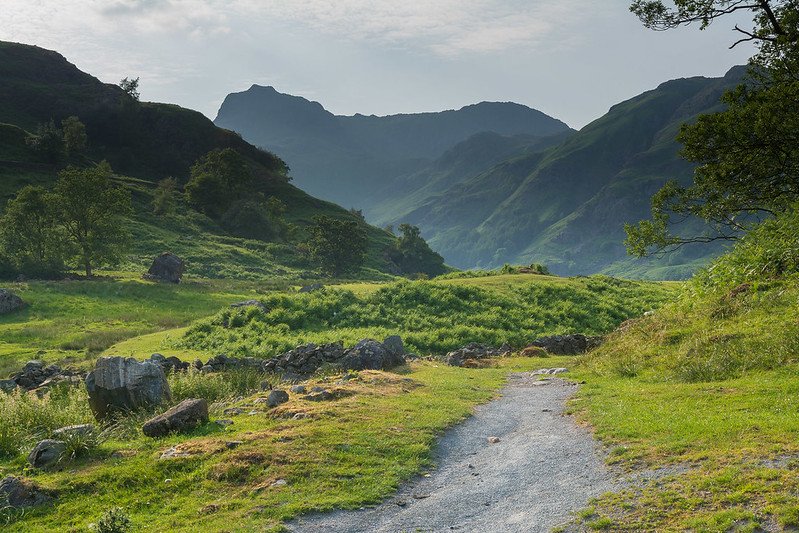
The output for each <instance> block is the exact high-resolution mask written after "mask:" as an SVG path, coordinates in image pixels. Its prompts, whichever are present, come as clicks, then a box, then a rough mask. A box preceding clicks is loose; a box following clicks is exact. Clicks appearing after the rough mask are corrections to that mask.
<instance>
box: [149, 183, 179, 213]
mask: <svg viewBox="0 0 799 533" xmlns="http://www.w3.org/2000/svg"><path fill="white" fill-rule="evenodd" d="M177 190H178V180H176V179H175V178H172V177H169V178H164V179H162V180H161V181H159V182H158V185H157V186H156V188H155V194H153V213H155V214H156V215H163V214H166V213H168V212H170V211H171V210H172V206H173V204H174V202H175V194H177Z"/></svg>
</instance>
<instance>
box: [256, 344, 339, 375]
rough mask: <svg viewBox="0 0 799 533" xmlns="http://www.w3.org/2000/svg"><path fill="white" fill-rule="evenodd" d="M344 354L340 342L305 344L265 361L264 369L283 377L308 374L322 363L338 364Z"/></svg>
mask: <svg viewBox="0 0 799 533" xmlns="http://www.w3.org/2000/svg"><path fill="white" fill-rule="evenodd" d="M343 356H344V346H342V344H341V343H340V342H338V343H332V344H321V345H317V344H313V343H310V344H305V345H302V346H297V347H296V348H294V349H293V350H289V351H288V352H286V353H283V354H281V355H278V356H277V357H274V358H272V359H270V360H268V361H266V362H265V364H264V368H265V370H269V371H272V372H275V373H277V374H281V375H282V376H283V377H284V379H286V378H288V377H291V378H302V377H306V376H310V375H311V374H313V373H314V372H316V370H317V369H318V368H319V367H320V366H322V365H324V364H338V363H339V362H340V361H341V358H342V357H343Z"/></svg>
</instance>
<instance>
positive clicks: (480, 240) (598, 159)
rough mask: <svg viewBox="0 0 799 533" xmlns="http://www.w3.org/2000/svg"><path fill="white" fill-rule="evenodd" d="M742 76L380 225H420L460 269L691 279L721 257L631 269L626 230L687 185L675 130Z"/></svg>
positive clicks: (654, 104)
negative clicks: (666, 187) (669, 190)
mask: <svg viewBox="0 0 799 533" xmlns="http://www.w3.org/2000/svg"><path fill="white" fill-rule="evenodd" d="M742 74H743V73H742V69H733V70H732V71H730V73H729V74H728V75H727V76H726V77H724V78H720V79H707V78H689V79H681V80H674V81H670V82H667V83H664V84H662V85H661V86H660V87H658V88H657V89H655V90H652V91H649V92H647V93H644V94H642V95H641V96H638V97H636V98H633V99H631V100H629V101H626V102H623V103H621V104H618V105H616V106H614V107H613V108H611V110H610V111H609V112H608V113H607V114H606V115H605V116H603V117H602V118H600V119H598V120H596V121H594V122H593V123H591V124H589V125H587V126H586V127H585V128H583V129H582V130H581V131H579V132H578V133H576V134H574V135H571V136H569V137H568V138H567V139H566V140H565V141H563V142H562V144H560V145H558V146H556V147H554V148H552V149H550V150H549V151H546V152H544V153H532V154H525V153H523V152H522V153H518V154H515V155H514V156H513V157H511V158H509V159H508V160H507V161H504V162H502V163H500V164H498V165H496V166H494V167H493V168H491V169H488V170H486V171H485V172H482V173H480V174H477V175H475V176H473V177H471V178H468V179H465V180H463V181H461V182H460V183H456V184H454V185H453V186H451V187H450V188H448V189H445V190H443V191H441V192H436V193H435V194H432V195H431V196H429V197H428V198H426V199H423V200H420V201H418V203H417V205H416V206H415V207H414V208H413V209H411V210H408V211H406V212H404V213H393V214H392V216H390V217H386V218H381V219H380V222H381V223H391V222H396V221H399V220H408V221H410V222H412V223H414V224H418V225H419V226H420V227H421V228H422V229H423V231H424V234H425V236H426V237H427V238H428V239H429V240H430V242H431V245H432V246H433V247H434V248H436V249H437V250H438V251H439V252H440V253H442V254H443V255H444V256H445V257H447V259H448V261H450V262H451V263H452V264H454V265H457V266H461V267H465V266H473V265H480V266H485V267H495V266H499V265H501V264H502V263H505V262H515V263H530V262H539V263H545V264H547V265H549V266H550V268H552V270H553V271H554V272H556V273H559V274H587V273H592V272H606V273H612V274H625V275H636V276H641V277H653V278H661V279H663V278H684V277H687V276H689V275H690V273H691V272H693V271H694V270H695V268H696V267H697V265H699V264H702V262H703V261H706V260H707V258H708V257H709V256H712V255H713V254H714V253H718V251H719V249H718V248H712V247H702V246H700V247H696V248H686V249H684V250H681V252H680V253H679V254H676V255H672V256H669V257H667V258H666V259H663V260H659V261H651V260H650V261H648V262H636V261H632V260H630V259H629V258H627V257H626V253H625V250H624V246H623V244H622V243H623V240H624V232H623V225H624V223H625V222H631V221H637V220H640V219H642V218H646V217H647V215H648V210H649V199H650V198H651V196H652V194H654V192H656V191H657V190H658V189H659V188H660V187H661V186H662V185H663V183H664V182H665V181H667V180H669V179H677V180H679V181H681V182H686V181H688V180H690V179H691V176H692V170H693V169H692V167H691V166H690V165H689V164H688V163H687V162H685V161H683V160H682V159H680V158H679V156H678V151H679V145H678V144H677V142H676V141H675V140H674V139H675V137H676V135H677V132H678V130H679V127H680V125H681V124H683V123H685V122H688V121H691V120H692V119H693V118H694V117H696V116H697V115H698V114H700V113H706V112H712V111H713V110H714V109H717V108H718V106H719V98H720V96H721V94H722V93H723V92H724V90H726V89H728V88H730V87H732V86H734V85H735V84H737V83H738V82H739V81H740V79H741V76H742ZM414 194H415V193H414ZM399 202H400V205H402V204H401V200H400V201H399ZM389 212H391V211H390V210H389Z"/></svg>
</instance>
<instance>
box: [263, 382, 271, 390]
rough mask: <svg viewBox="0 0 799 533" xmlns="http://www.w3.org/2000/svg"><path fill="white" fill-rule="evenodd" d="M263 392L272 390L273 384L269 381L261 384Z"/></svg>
mask: <svg viewBox="0 0 799 533" xmlns="http://www.w3.org/2000/svg"><path fill="white" fill-rule="evenodd" d="M261 390H272V384H271V383H269V382H268V381H262V382H261Z"/></svg>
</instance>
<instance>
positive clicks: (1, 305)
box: [0, 289, 25, 315]
mask: <svg viewBox="0 0 799 533" xmlns="http://www.w3.org/2000/svg"><path fill="white" fill-rule="evenodd" d="M24 305H25V302H23V301H22V298H20V297H19V296H17V295H16V294H14V293H13V292H11V291H10V290H8V289H0V315H5V314H7V313H13V312H14V311H16V310H17V309H22V307H24Z"/></svg>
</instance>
